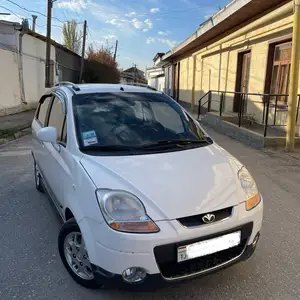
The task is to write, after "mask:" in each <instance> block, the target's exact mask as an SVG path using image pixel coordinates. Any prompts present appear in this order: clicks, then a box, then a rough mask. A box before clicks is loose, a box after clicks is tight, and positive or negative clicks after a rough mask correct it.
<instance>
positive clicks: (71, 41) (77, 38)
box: [63, 20, 82, 55]
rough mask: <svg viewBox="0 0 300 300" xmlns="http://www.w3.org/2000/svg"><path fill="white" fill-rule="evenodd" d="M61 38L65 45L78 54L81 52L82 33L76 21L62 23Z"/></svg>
mask: <svg viewBox="0 0 300 300" xmlns="http://www.w3.org/2000/svg"><path fill="white" fill-rule="evenodd" d="M63 38H64V45H65V47H67V48H68V49H70V50H71V51H73V52H75V53H77V54H79V55H80V54H81V53H80V52H81V38H82V33H81V31H79V30H78V29H77V22H76V21H75V20H72V21H68V22H67V23H64V25H63Z"/></svg>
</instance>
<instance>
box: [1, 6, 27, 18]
mask: <svg viewBox="0 0 300 300" xmlns="http://www.w3.org/2000/svg"><path fill="white" fill-rule="evenodd" d="M0 7H1V8H4V9H5V10H7V11H9V12H10V13H11V14H13V15H14V16H15V17H17V18H19V19H21V20H23V18H22V17H20V16H18V15H17V14H16V13H14V12H13V11H12V10H10V9H8V8H6V7H4V6H2V5H0Z"/></svg>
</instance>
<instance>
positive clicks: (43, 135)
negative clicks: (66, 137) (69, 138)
mask: <svg viewBox="0 0 300 300" xmlns="http://www.w3.org/2000/svg"><path fill="white" fill-rule="evenodd" d="M37 137H38V138H39V140H40V141H42V142H48V143H52V144H56V139H57V130H56V128H55V127H44V128H41V129H40V130H39V131H38V132H37Z"/></svg>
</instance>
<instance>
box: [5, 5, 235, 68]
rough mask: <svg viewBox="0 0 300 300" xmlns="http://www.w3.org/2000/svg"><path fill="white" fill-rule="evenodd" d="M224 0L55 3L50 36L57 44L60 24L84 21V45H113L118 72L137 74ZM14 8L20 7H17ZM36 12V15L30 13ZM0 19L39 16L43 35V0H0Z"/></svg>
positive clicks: (188, 34)
mask: <svg viewBox="0 0 300 300" xmlns="http://www.w3.org/2000/svg"><path fill="white" fill-rule="evenodd" d="M228 2H230V1H229V0H123V1H122V0H105V1H104V0H56V1H55V2H54V3H53V10H52V17H53V18H52V34H51V37H52V38H53V39H54V40H56V41H57V42H59V43H63V40H62V26H63V23H64V22H66V21H70V20H72V19H74V20H76V21H77V23H78V27H79V28H81V26H83V21H84V20H87V24H88V30H87V46H89V45H93V47H94V48H95V47H101V45H108V46H109V47H114V46H115V43H116V40H118V45H119V47H118V52H117V61H118V63H119V66H120V67H121V68H129V67H132V66H133V64H136V65H137V67H138V68H139V69H141V70H145V68H146V67H151V66H153V61H152V59H153V57H154V56H155V54H156V53H157V52H167V51H169V50H170V49H172V48H173V47H174V46H176V45H178V44H180V43H181V42H182V41H184V40H185V39H186V38H188V37H189V36H190V35H191V34H192V33H193V32H195V31H196V29H197V28H198V26H199V25H200V24H201V23H202V22H204V21H205V20H206V19H208V18H209V17H210V16H211V15H213V14H214V13H215V12H217V11H218V10H219V9H220V8H222V7H224V6H225V5H226V4H227V3H228ZM16 4H18V5H19V6H21V7H22V8H20V7H18V6H17V5H16ZM24 8H26V9H27V10H29V11H36V13H33V12H29V11H26V9H24ZM2 12H9V13H11V15H10V16H0V19H4V20H9V21H18V22H20V21H22V18H28V21H29V24H30V26H31V24H32V14H35V15H37V16H38V18H37V27H36V31H38V32H39V33H41V34H45V32H46V13H47V0H0V13H2Z"/></svg>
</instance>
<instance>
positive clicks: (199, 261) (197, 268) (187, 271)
mask: <svg viewBox="0 0 300 300" xmlns="http://www.w3.org/2000/svg"><path fill="white" fill-rule="evenodd" d="M252 227H253V223H248V224H246V225H244V226H242V227H238V228H234V229H232V230H230V231H226V232H222V233H218V234H215V235H212V236H206V237H200V238H198V239H193V240H189V241H184V242H180V243H175V244H169V245H162V246H157V247H155V248H154V255H155V259H156V262H157V265H158V267H159V269H160V272H161V274H162V275H163V277H164V278H166V279H168V280H175V279H178V278H181V277H188V276H193V275H196V274H200V273H202V272H203V273H204V272H205V271H208V270H210V269H212V268H217V267H218V266H223V265H225V264H226V263H229V262H230V261H231V260H233V259H235V258H237V257H238V256H240V255H241V254H242V253H243V251H244V249H245V247H246V244H247V241H248V239H249V237H250V235H251V233H252ZM239 230H241V244H240V245H238V246H236V247H233V248H230V249H227V250H224V251H220V252H217V253H214V254H211V255H206V256H203V257H199V258H195V259H191V260H186V261H183V262H180V263H178V262H177V249H178V247H180V246H184V245H190V244H193V243H197V242H200V241H203V240H208V239H211V238H215V237H218V236H221V235H225V234H228V233H232V232H236V231H239Z"/></svg>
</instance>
